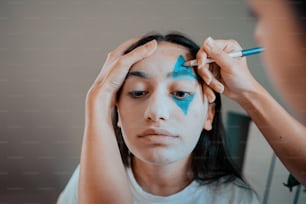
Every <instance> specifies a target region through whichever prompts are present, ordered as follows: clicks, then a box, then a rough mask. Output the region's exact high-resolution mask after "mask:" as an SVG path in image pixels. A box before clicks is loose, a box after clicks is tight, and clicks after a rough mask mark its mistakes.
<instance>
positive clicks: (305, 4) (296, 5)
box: [288, 0, 306, 32]
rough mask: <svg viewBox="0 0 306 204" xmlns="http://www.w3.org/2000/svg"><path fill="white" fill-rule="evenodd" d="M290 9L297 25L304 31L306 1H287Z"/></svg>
mask: <svg viewBox="0 0 306 204" xmlns="http://www.w3.org/2000/svg"><path fill="white" fill-rule="evenodd" d="M288 3H289V4H290V6H291V7H292V9H293V11H294V14H295V17H296V20H297V22H298V23H299V25H300V27H301V28H302V29H301V30H302V31H304V32H305V31H306V21H305V18H306V1H305V0H288Z"/></svg>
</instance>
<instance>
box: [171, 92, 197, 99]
mask: <svg viewBox="0 0 306 204" xmlns="http://www.w3.org/2000/svg"><path fill="white" fill-rule="evenodd" d="M172 95H173V96H174V97H175V98H176V99H181V100H182V99H185V98H187V97H188V96H190V95H192V93H190V92H187V91H174V92H172Z"/></svg>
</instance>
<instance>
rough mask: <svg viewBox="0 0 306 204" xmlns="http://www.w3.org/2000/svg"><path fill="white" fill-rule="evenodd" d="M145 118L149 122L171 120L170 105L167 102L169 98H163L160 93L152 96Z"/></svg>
mask: <svg viewBox="0 0 306 204" xmlns="http://www.w3.org/2000/svg"><path fill="white" fill-rule="evenodd" d="M148 100H149V102H148V104H147V107H146V110H145V113H144V118H145V120H148V121H153V122H157V121H161V120H162V121H163V120H168V119H169V108H170V105H171V104H169V102H168V101H167V96H162V94H160V93H156V94H152V95H151V96H150V98H149V99H148Z"/></svg>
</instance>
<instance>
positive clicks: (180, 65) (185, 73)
mask: <svg viewBox="0 0 306 204" xmlns="http://www.w3.org/2000/svg"><path fill="white" fill-rule="evenodd" d="M184 63H185V59H184V57H183V56H182V55H180V56H179V57H178V59H177V61H176V63H175V66H174V69H173V74H172V79H174V80H179V79H196V76H195V74H194V72H193V71H192V69H190V67H185V66H184ZM193 98H194V94H191V95H189V96H187V97H185V98H182V99H180V98H177V97H175V96H172V99H173V100H174V102H175V103H176V105H178V107H180V109H181V110H182V111H183V112H184V114H185V115H187V113H188V108H189V105H190V103H191V102H192V100H193Z"/></svg>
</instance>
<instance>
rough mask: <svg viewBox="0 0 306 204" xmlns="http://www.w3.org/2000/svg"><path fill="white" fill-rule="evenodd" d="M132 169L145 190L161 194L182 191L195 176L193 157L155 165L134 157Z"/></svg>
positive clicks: (166, 194) (165, 194) (167, 194)
mask: <svg viewBox="0 0 306 204" xmlns="http://www.w3.org/2000/svg"><path fill="white" fill-rule="evenodd" d="M132 170H133V173H134V176H135V179H136V181H137V183H138V184H139V185H140V186H141V187H142V188H143V190H144V191H146V192H148V193H151V194H154V195H159V196H169V195H172V194H174V193H177V192H179V191H181V190H182V189H184V188H185V187H186V186H188V185H189V184H190V183H191V182H192V180H193V178H194V175H193V174H192V170H191V157H188V158H185V159H183V160H181V161H177V162H174V163H171V164H166V165H157V164H155V165H154V164H150V163H146V162H144V161H141V160H139V159H137V158H135V157H134V158H133V162H132Z"/></svg>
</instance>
